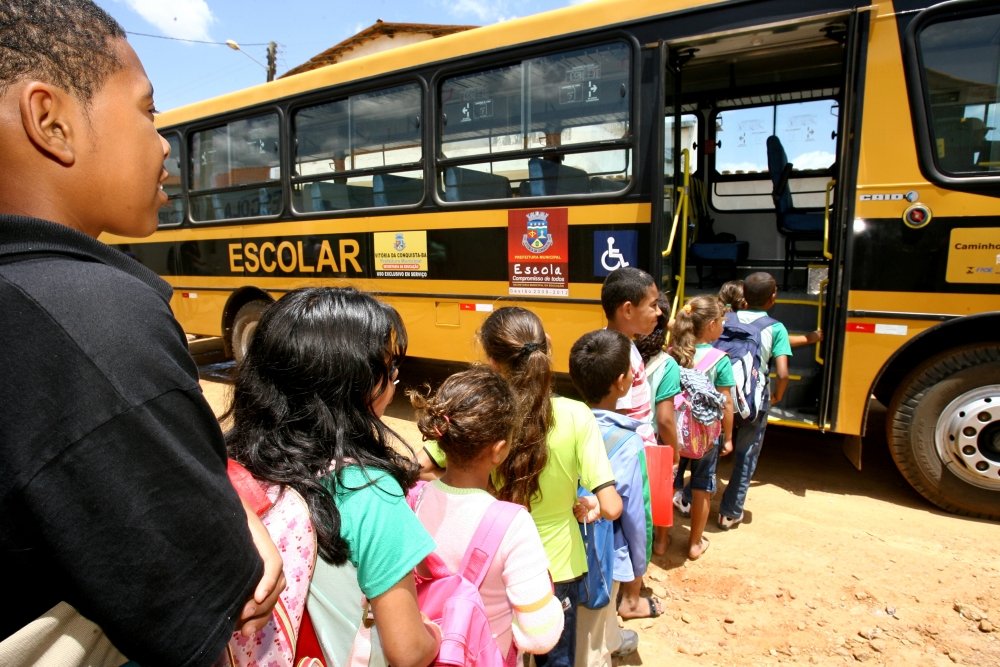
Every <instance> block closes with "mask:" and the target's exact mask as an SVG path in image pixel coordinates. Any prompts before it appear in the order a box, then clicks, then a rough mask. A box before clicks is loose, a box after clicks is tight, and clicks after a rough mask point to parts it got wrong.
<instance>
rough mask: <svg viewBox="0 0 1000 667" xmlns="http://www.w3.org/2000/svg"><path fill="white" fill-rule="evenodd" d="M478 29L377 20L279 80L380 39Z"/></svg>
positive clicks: (292, 69)
mask: <svg viewBox="0 0 1000 667" xmlns="http://www.w3.org/2000/svg"><path fill="white" fill-rule="evenodd" d="M478 27H479V26H474V25H436V24H432V23H387V22H385V21H383V20H382V19H378V20H377V21H375V23H373V24H372V25H370V26H368V27H367V28H365V29H364V30H362V31H361V32H359V33H357V34H355V35H352V36H350V37H348V38H347V39H345V40H344V41H342V42H340V43H339V44H335V45H334V46H331V47H330V48H329V49H327V50H326V51H323V52H322V53H320V54H318V55H315V56H313V57H312V58H310V59H309V60H307V61H306V62H304V63H302V64H301V65H298V66H296V67H293V68H291V69H290V70H288V71H287V72H285V73H284V74H282V75H281V77H279V78H283V77H286V76H291V75H293V74H300V73H302V72H308V71H309V70H312V69H316V68H318V67H324V66H326V65H332V64H333V63H336V62H340V61H341V60H346V59H347V58H346V57H345V56H347V55H348V54H349V52H350V51H352V50H354V49H357V48H358V47H360V46H361V45H362V44H365V43H366V42H371V41H374V40H376V39H379V38H380V37H388V38H389V39H392V38H394V37H395V36H396V35H404V34H427V35H430V36H431V38H432V39H433V38H436V37H443V36H445V35H451V34H453V33H456V32H462V31H465V30H471V29H472V28H478Z"/></svg>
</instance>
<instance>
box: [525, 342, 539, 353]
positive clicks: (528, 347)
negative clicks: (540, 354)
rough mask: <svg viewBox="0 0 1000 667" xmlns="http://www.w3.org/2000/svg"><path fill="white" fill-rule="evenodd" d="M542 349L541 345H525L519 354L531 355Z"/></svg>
mask: <svg viewBox="0 0 1000 667" xmlns="http://www.w3.org/2000/svg"><path fill="white" fill-rule="evenodd" d="M540 349H542V345H541V343H525V344H524V345H522V346H521V354H532V353H534V352H536V351H538V350H540Z"/></svg>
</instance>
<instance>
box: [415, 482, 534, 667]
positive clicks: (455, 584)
mask: <svg viewBox="0 0 1000 667" xmlns="http://www.w3.org/2000/svg"><path fill="white" fill-rule="evenodd" d="M425 487H426V483H418V484H417V485H416V486H414V487H413V488H412V489H410V491H409V493H407V495H406V500H407V502H408V503H409V505H410V507H411V508H413V511H414V512H416V511H417V508H418V507H419V505H420V497H421V496H422V495H423V491H424V488H425ZM521 509H522V507H521V506H520V505H516V504H514V503H508V502H504V501H502V500H497V501H496V502H494V503H493V504H492V505H490V507H489V509H488V510H486V514H485V515H484V516H483V518H482V520H481V521H480V522H479V526H478V527H477V528H476V532H475V533H474V534H473V536H472V540H471V541H470V542H469V546H468V548H467V549H466V551H465V555H464V556H463V557H462V562H461V564H460V565H459V566H458V572H452V571H451V570H449V569H448V566H447V565H445V564H444V561H443V560H441V557H440V556H438V555H437V554H436V553H434V552H431V553H430V554H428V555H427V557H426V558H424V565H425V567H426V569H427V570H428V571H429V572H430V576H429V577H423V576H421V575H419V574H417V575H416V582H417V606H418V607H419V608H420V611H422V612H423V613H424V614H426V615H427V617H428V618H429V619H430V620H432V621H433V622H435V623H437V625H438V626H439V627H440V628H441V648H440V649H439V651H438V654H437V657H436V658H435V659H434V662H433V663H432V664H433V665H435V666H437V667H459V666H461V665H468V666H469V667H513V666H514V665H515V664H516V662H517V647H516V646H515V645H514V644H513V643H511V645H510V650H509V651H508V652H507V655H506V656H503V655H501V653H500V649H499V648H498V647H497V643H496V640H494V638H493V631H492V630H491V629H490V622H489V617H488V616H487V615H486V606H485V605H484V604H483V598H482V596H481V595H480V594H479V587H480V586H481V585H482V584H483V579H484V578H485V577H486V572H487V570H489V568H490V564H491V563H492V562H493V558H494V556H496V553H497V550H498V549H499V548H500V543H501V542H502V541H503V537H504V535H506V534H507V528H509V527H510V524H511V522H512V521H513V520H514V517H515V516H516V515H517V513H518V512H519V511H520V510H521Z"/></svg>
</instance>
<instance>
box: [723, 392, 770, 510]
mask: <svg viewBox="0 0 1000 667" xmlns="http://www.w3.org/2000/svg"><path fill="white" fill-rule="evenodd" d="M766 428H767V412H766V411H761V413H760V414H759V415H757V419H755V420H754V421H752V422H750V423H749V424H744V425H743V426H741V427H739V428H738V429H737V430H736V433H734V434H733V473H732V475H731V476H730V477H729V484H728V485H726V490H725V491H724V492H723V494H722V502H721V503H719V514H721V515H723V516H726V517H729V518H730V519H735V518H736V517H738V516H740V515H741V514H743V504H744V503H745V502H746V500H747V491H749V490H750V480H751V479H752V478H753V474H754V471H755V470H757V459H759V458H760V450H761V448H762V447H763V445H764V429H766Z"/></svg>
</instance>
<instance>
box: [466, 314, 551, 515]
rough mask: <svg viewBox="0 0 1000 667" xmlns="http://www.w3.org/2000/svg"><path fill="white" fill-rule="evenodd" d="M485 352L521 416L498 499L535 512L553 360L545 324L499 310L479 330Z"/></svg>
mask: <svg viewBox="0 0 1000 667" xmlns="http://www.w3.org/2000/svg"><path fill="white" fill-rule="evenodd" d="M479 342H480V344H481V345H482V346H483V351H484V352H485V353H486V356H487V357H489V359H490V361H492V362H493V363H494V364H495V365H496V369H497V370H498V371H499V372H500V374H501V375H503V377H504V378H505V379H506V380H507V382H508V383H510V387H511V389H512V390H513V391H514V398H515V399H516V400H517V413H518V414H519V415H520V417H519V419H518V424H517V426H516V428H515V430H514V438H513V442H512V443H511V447H510V454H508V455H507V458H506V459H504V461H503V463H501V464H500V465H499V466H498V467H497V475H498V477H499V483H500V487H499V488H498V489H497V497H498V498H500V500H506V501H509V502H512V503H517V504H519V505H524V506H525V507H527V508H528V509H529V510H530V509H531V501H532V499H534V498H535V494H537V493H540V491H539V487H538V478H539V477H540V476H541V474H542V469H543V468H545V464H546V462H547V461H548V459H549V448H548V444H547V438H548V433H549V427H550V426H551V424H552V359H551V358H550V357H549V341H548V337H547V336H546V335H545V329H544V328H543V327H542V321H541V320H540V319H539V318H538V315H535V314H534V313H533V312H531V311H530V310H527V309H525V308H521V307H518V306H507V307H504V308H498V309H497V310H495V311H493V312H492V313H490V316H489V317H487V318H486V320H485V321H484V322H483V326H482V327H481V328H480V329H479Z"/></svg>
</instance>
